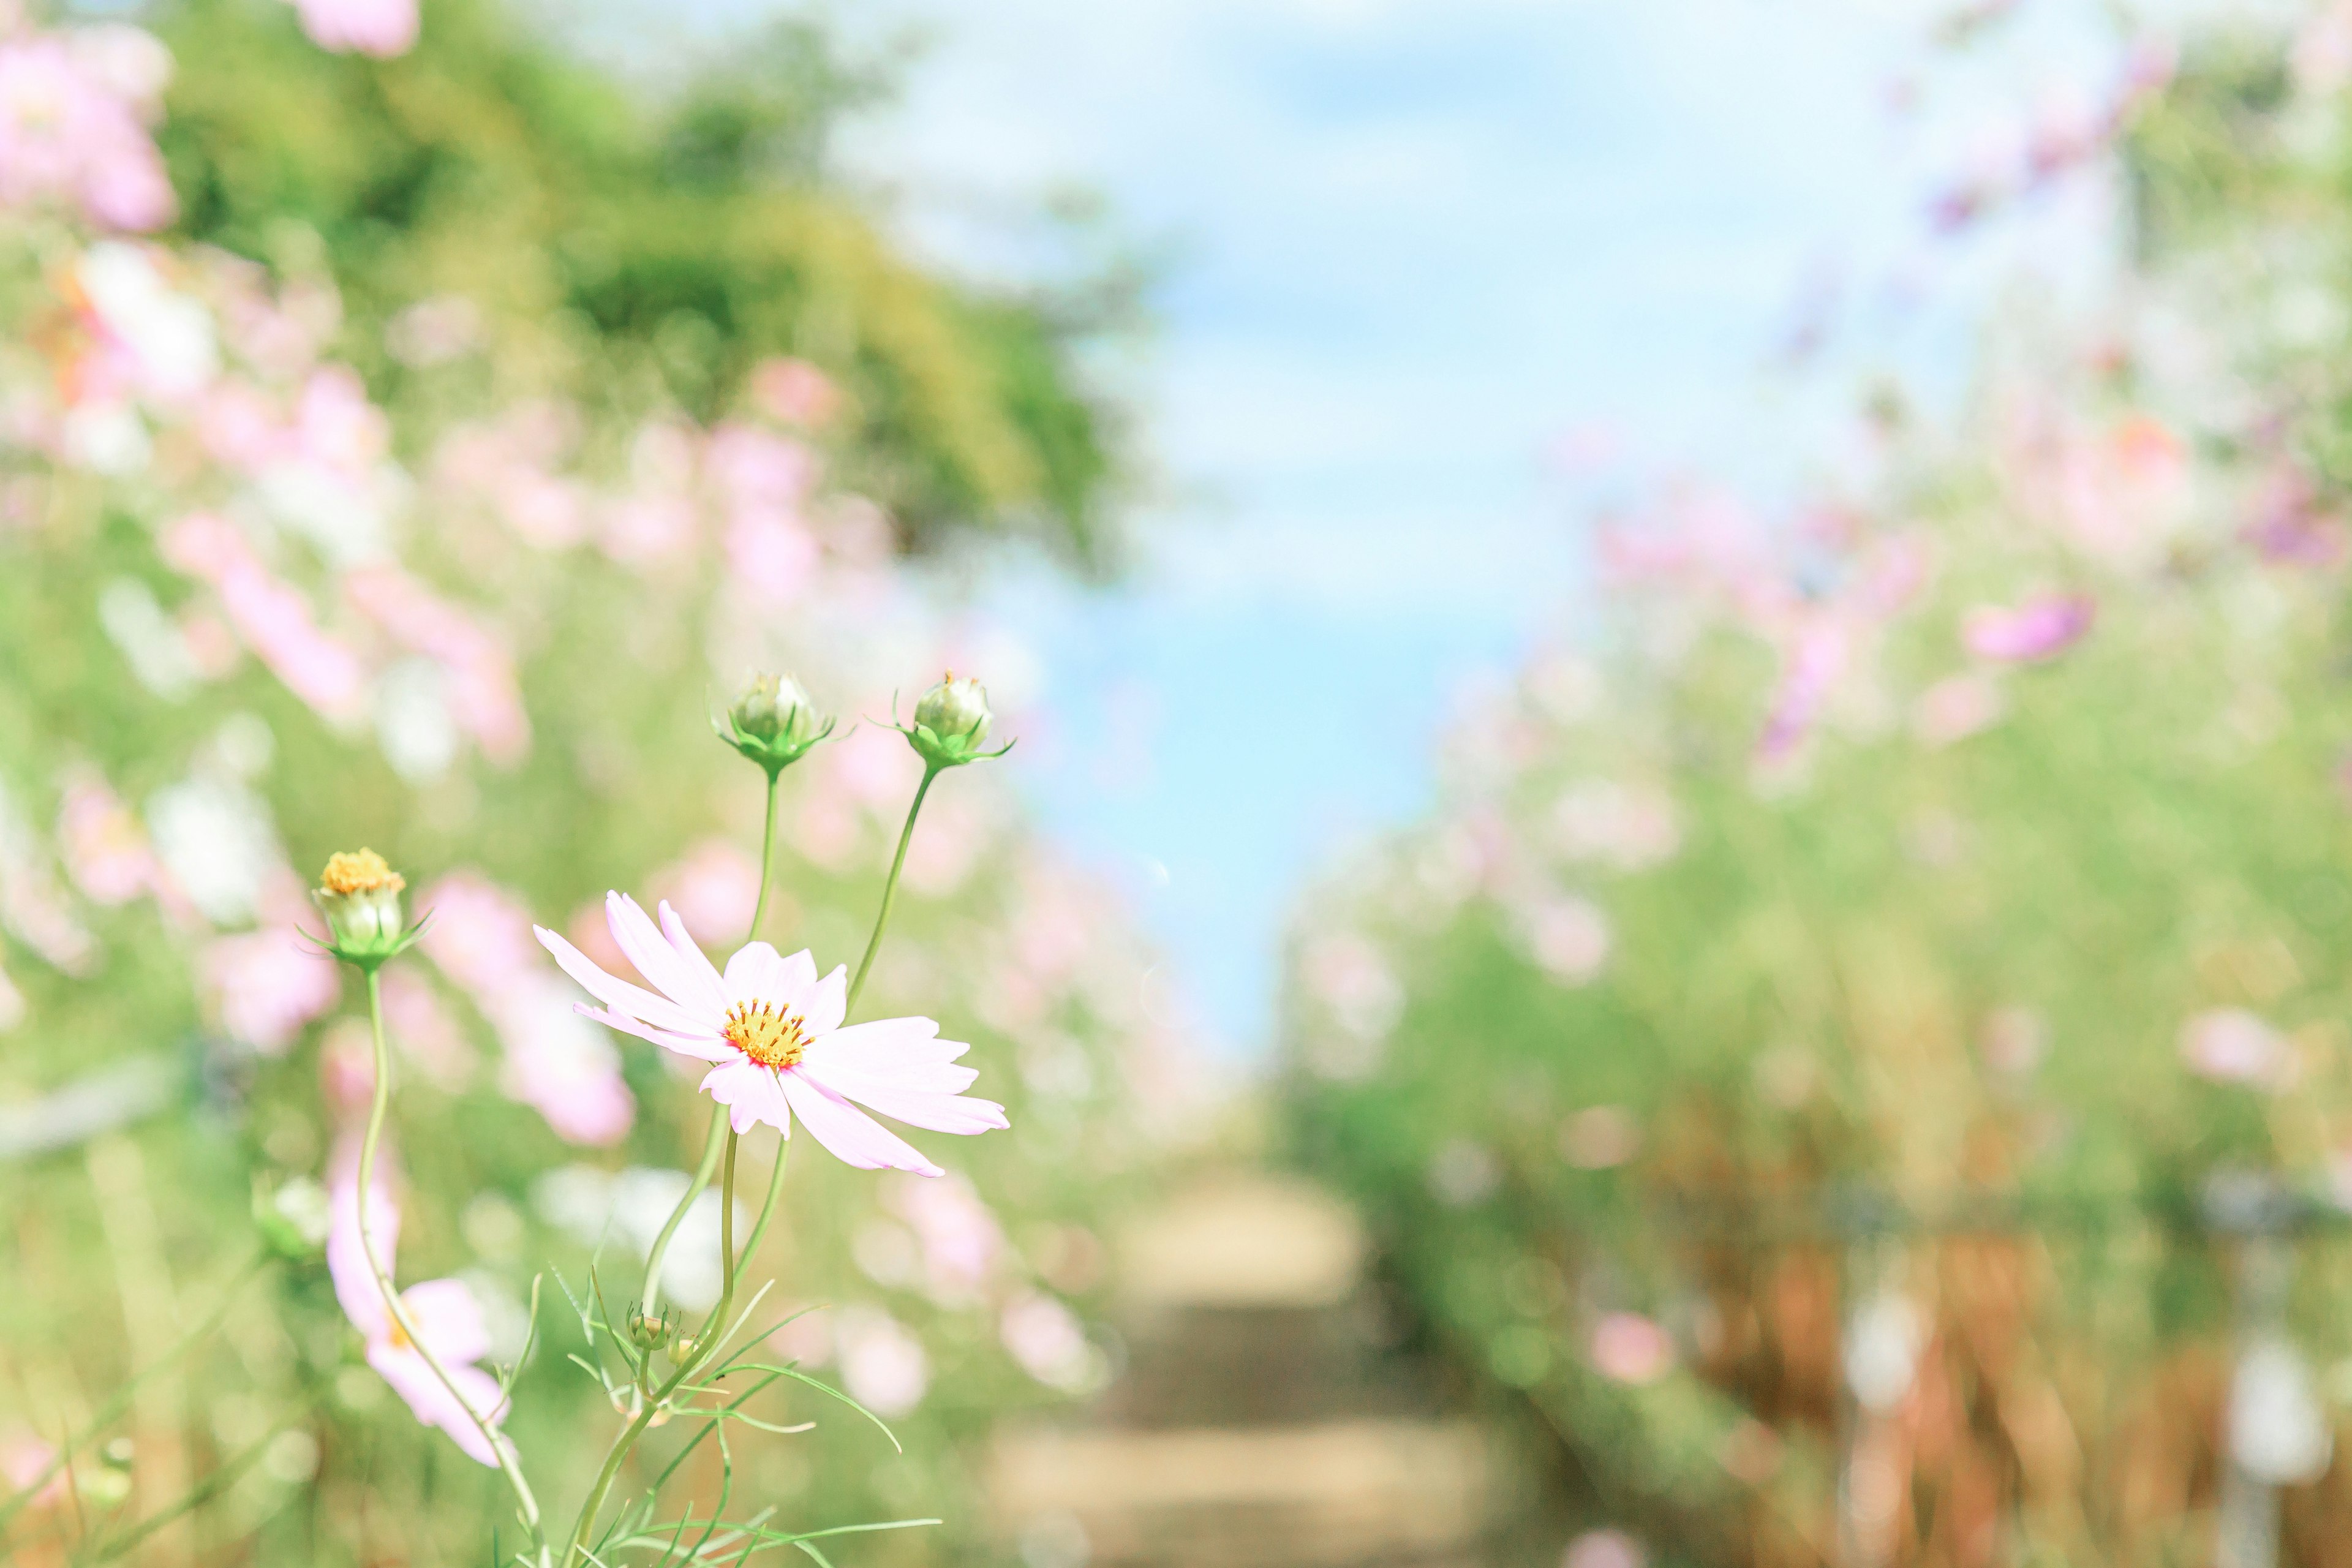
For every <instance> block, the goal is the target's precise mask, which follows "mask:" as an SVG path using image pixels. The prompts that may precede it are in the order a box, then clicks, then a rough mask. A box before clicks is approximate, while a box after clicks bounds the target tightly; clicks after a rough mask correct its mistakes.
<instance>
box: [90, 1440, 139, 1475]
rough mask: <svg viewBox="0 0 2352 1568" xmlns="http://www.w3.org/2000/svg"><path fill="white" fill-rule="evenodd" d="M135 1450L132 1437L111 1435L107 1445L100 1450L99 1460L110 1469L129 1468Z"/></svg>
mask: <svg viewBox="0 0 2352 1568" xmlns="http://www.w3.org/2000/svg"><path fill="white" fill-rule="evenodd" d="M135 1452H136V1450H135V1449H134V1448H133V1447H131V1439H130V1438H128V1437H110V1438H108V1439H107V1440H106V1446H105V1447H102V1448H100V1449H99V1451H98V1462H99V1463H100V1464H101V1465H104V1466H105V1467H106V1468H108V1469H110V1470H127V1469H129V1468H131V1458H132V1456H133V1454H134V1453H135Z"/></svg>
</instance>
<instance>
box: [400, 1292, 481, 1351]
mask: <svg viewBox="0 0 2352 1568" xmlns="http://www.w3.org/2000/svg"><path fill="white" fill-rule="evenodd" d="M400 1305H401V1310H403V1311H404V1312H405V1313H407V1315H408V1323H409V1327H410V1328H412V1329H414V1330H415V1331H416V1342H417V1343H419V1344H421V1345H423V1346H424V1347H425V1349H426V1350H429V1351H431V1352H433V1353H434V1354H435V1355H436V1356H437V1357H439V1358H440V1361H441V1364H442V1365H443V1366H447V1365H449V1364H450V1363H454V1362H461V1361H479V1360H481V1359H482V1358H483V1357H484V1356H486V1355H488V1354H489V1353H490V1331H489V1327H488V1325H487V1324H486V1323H484V1322H483V1321H482V1308H481V1303H479V1302H478V1301H476V1300H474V1292H473V1291H472V1290H471V1289H468V1288H467V1285H466V1282H465V1281H464V1280H463V1279H427V1280H425V1281H423V1282H422V1283H421V1284H415V1285H411V1286H410V1287H409V1288H408V1289H405V1290H403V1291H402V1292H401V1293H400Z"/></svg>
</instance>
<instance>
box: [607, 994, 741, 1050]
mask: <svg viewBox="0 0 2352 1568" xmlns="http://www.w3.org/2000/svg"><path fill="white" fill-rule="evenodd" d="M572 1011H573V1012H575V1013H577V1014H579V1015H580V1016H582V1017H583V1018H593V1019H594V1020H595V1021H596V1022H598V1023H600V1024H602V1025H604V1026H605V1027H606V1028H608V1029H618V1030H620V1031H621V1032H622V1033H623V1034H625V1035H635V1036H636V1037H637V1038H639V1039H641V1040H651V1041H652V1042H653V1043H654V1044H656V1045H657V1046H659V1047H662V1048H663V1049H665V1050H672V1051H676V1052H677V1054H678V1055H680V1056H682V1057H692V1058H695V1059H696V1060H697V1061H705V1062H723V1061H727V1060H730V1059H731V1058H733V1057H734V1055H735V1047H732V1046H730V1045H729V1044H728V1043H727V1042H726V1041H725V1040H722V1039H720V1038H719V1037H718V1036H717V1035H711V1034H695V1035H681V1034H677V1033H675V1032H674V1031H672V1030H669V1029H656V1028H655V1027H654V1026H652V1025H650V1024H640V1023H638V1022H637V1021H636V1020H635V1018H628V1017H624V1016H621V1015H620V1014H618V1013H615V1012H613V1011H612V1010H610V1009H609V1008H604V1007H591V1006H590V1005H588V1004H587V1003H585V1002H574V1003H573V1004H572Z"/></svg>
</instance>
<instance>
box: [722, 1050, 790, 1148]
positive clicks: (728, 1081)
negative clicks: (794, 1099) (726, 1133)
mask: <svg viewBox="0 0 2352 1568" xmlns="http://www.w3.org/2000/svg"><path fill="white" fill-rule="evenodd" d="M702 1087H703V1088H704V1089H706V1090H708V1091H709V1095H710V1098H711V1099H713V1100H717V1101H718V1102H719V1104H721V1105H723V1106H726V1107H727V1108H728V1116H727V1120H728V1121H729V1122H730V1124H731V1125H732V1126H733V1127H734V1129H735V1131H737V1132H738V1133H743V1132H749V1131H751V1129H752V1128H753V1127H754V1126H755V1125H757V1124H758V1123H760V1122H762V1121H764V1122H766V1123H767V1124H768V1125H769V1126H771V1127H772V1128H774V1129H775V1130H776V1131H779V1132H781V1133H782V1134H783V1135H784V1136H785V1137H787V1138H789V1137H791V1136H792V1132H793V1120H792V1113H791V1112H790V1111H789V1110H787V1109H786V1108H785V1101H784V1096H783V1094H782V1092H781V1091H780V1090H779V1089H777V1087H776V1074H775V1073H774V1071H773V1070H772V1069H771V1068H763V1067H761V1065H760V1064H759V1063H757V1062H755V1061H751V1060H749V1059H747V1058H741V1057H738V1058H736V1059H735V1060H733V1061H731V1062H721V1063H719V1065H718V1066H717V1067H715V1068H711V1069H710V1070H709V1072H707V1073H705V1074H703V1075H702Z"/></svg>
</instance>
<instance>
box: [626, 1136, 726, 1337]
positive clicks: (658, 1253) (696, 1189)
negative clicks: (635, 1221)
mask: <svg viewBox="0 0 2352 1568" xmlns="http://www.w3.org/2000/svg"><path fill="white" fill-rule="evenodd" d="M725 1131H727V1108H726V1107H725V1106H723V1105H714V1106H712V1107H711V1108H710V1136H709V1138H708V1139H706V1140H704V1142H703V1145H702V1163H700V1164H699V1165H697V1166H696V1167H695V1169H694V1180H692V1181H691V1182H688V1184H686V1193H685V1194H684V1195H683V1196H682V1197H680V1198H679V1199H678V1200H677V1207H676V1208H674V1209H672V1210H670V1211H669V1218H668V1219H667V1220H666V1221H664V1222H663V1224H662V1227H661V1234H660V1235H659V1236H657V1237H654V1249H653V1250H652V1251H651V1252H648V1253H646V1283H645V1298H646V1311H648V1312H651V1311H654V1310H656V1309H657V1308H658V1307H659V1305H660V1303H661V1277H662V1259H663V1258H664V1257H666V1256H667V1254H668V1252H669V1238H670V1237H673V1236H675V1235H677V1226H678V1222H679V1221H681V1220H683V1219H684V1218H686V1211H687V1210H688V1209H690V1208H692V1207H693V1206H694V1200H695V1199H697V1198H698V1197H700V1196H701V1195H702V1194H703V1189H705V1188H706V1187H708V1186H709V1185H710V1177H711V1174H712V1173H714V1172H716V1171H717V1170H718V1169H719V1150H720V1149H721V1148H722V1147H723V1146H724V1145H725V1143H726V1140H725V1138H724V1137H723V1136H722V1134H724V1133H725Z"/></svg>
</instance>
